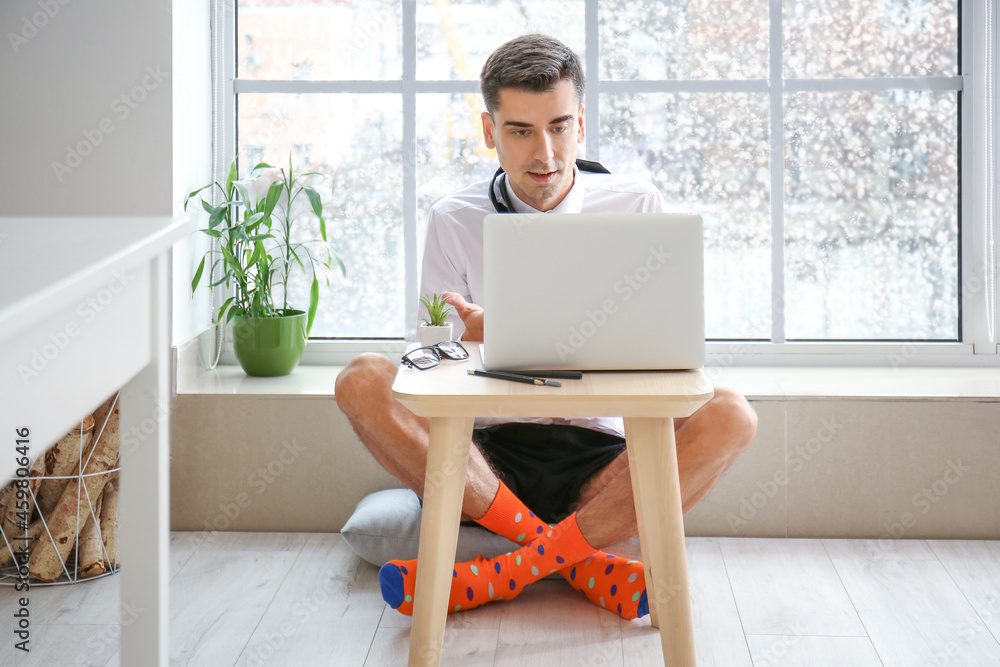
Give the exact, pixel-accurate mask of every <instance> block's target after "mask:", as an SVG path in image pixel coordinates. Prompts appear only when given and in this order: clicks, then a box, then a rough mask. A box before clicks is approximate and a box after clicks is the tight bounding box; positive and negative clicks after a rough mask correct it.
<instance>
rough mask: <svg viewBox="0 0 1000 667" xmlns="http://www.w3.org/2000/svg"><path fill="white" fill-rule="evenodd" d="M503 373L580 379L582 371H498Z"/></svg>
mask: <svg viewBox="0 0 1000 667" xmlns="http://www.w3.org/2000/svg"><path fill="white" fill-rule="evenodd" d="M500 372H503V373H514V374H515V375H529V376H531V377H536V378H559V379H560V380H581V379H583V373H582V372H580V371H500Z"/></svg>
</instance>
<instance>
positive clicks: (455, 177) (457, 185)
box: [417, 93, 499, 258]
mask: <svg viewBox="0 0 1000 667" xmlns="http://www.w3.org/2000/svg"><path fill="white" fill-rule="evenodd" d="M482 111H483V102H482V96H481V95H479V93H466V94H454V95H444V94H442V95H419V96H417V239H418V244H419V247H418V249H417V250H418V251H417V257H418V258H422V257H423V252H424V246H423V244H424V237H425V236H426V235H427V216H428V215H429V213H430V208H431V205H433V204H434V202H436V201H437V200H438V199H440V198H441V197H444V196H445V195H448V194H451V193H452V192H455V191H456V190H459V189H461V188H464V187H465V186H467V185H471V184H473V183H476V182H478V181H484V180H486V179H489V178H491V177H492V176H493V174H494V172H495V171H496V170H497V167H498V166H499V163H498V162H497V158H496V151H494V150H491V149H488V148H486V144H485V143H483V126H482V122H481V121H480V118H479V115H480V114H481V113H482Z"/></svg>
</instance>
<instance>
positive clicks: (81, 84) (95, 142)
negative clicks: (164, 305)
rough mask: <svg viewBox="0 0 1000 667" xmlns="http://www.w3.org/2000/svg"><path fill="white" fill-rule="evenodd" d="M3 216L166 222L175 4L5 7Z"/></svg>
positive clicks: (37, 0) (1, 27) (10, 0)
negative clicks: (163, 218)
mask: <svg viewBox="0 0 1000 667" xmlns="http://www.w3.org/2000/svg"><path fill="white" fill-rule="evenodd" d="M0 35H3V41H2V43H0V91H2V97H0V118H2V122H0V146H2V147H3V149H2V150H3V157H2V159H0V201H3V203H4V208H3V213H4V215H19V216H41V215H170V214H171V213H172V211H173V203H172V201H171V177H172V159H171V152H172V150H173V147H172V136H171V111H172V107H171V85H172V80H171V70H172V66H171V37H172V35H171V18H170V0H153V1H146V2H125V1H123V0H5V2H4V3H2V4H0Z"/></svg>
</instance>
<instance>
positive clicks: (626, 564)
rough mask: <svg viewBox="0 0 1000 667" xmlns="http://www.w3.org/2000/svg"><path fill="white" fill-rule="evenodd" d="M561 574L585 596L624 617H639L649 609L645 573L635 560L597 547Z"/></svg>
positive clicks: (629, 618)
mask: <svg viewBox="0 0 1000 667" xmlns="http://www.w3.org/2000/svg"><path fill="white" fill-rule="evenodd" d="M560 574H561V575H562V576H563V577H564V578H565V579H566V581H568V582H569V583H570V585H571V586H572V587H573V588H575V589H576V590H578V591H580V592H581V593H583V594H584V595H586V596H587V599H588V600H590V601H591V602H593V603H594V604H596V605H598V606H600V607H604V608H605V609H610V610H611V611H614V612H615V613H617V614H618V615H619V616H621V617H622V618H624V619H628V620H631V619H633V618H642V617H643V616H645V615H646V614H648V613H649V599H648V598H647V596H646V576H645V573H644V572H643V571H642V563H641V562H639V561H637V560H628V559H626V558H622V557H621V556H614V555H612V554H609V553H605V552H603V551H598V552H597V553H595V554H594V555H592V556H590V557H589V558H587V559H586V560H584V561H581V562H579V563H575V564H574V565H573V566H572V567H568V568H566V569H564V570H562V571H561V572H560Z"/></svg>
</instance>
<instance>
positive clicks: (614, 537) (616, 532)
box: [577, 388, 757, 549]
mask: <svg viewBox="0 0 1000 667" xmlns="http://www.w3.org/2000/svg"><path fill="white" fill-rule="evenodd" d="M674 421H675V439H676V442H677V468H678V474H679V476H680V484H681V504H682V506H683V508H684V513H685V514H686V513H687V512H688V511H689V510H690V509H691V508H692V507H694V506H695V505H696V504H698V502H699V501H700V500H701V499H702V498H704V497H705V495H706V494H707V493H708V492H709V490H711V488H712V487H713V486H715V483H716V482H717V481H718V480H719V477H721V476H722V473H724V472H725V471H726V470H728V469H729V467H730V466H731V465H732V464H733V462H734V461H735V460H736V457H737V456H738V455H739V454H740V452H742V451H743V450H744V449H746V448H747V447H748V446H750V443H751V442H753V438H754V435H755V433H756V431H757V416H756V414H755V413H754V412H753V410H752V409H751V408H750V406H749V404H747V402H746V399H744V398H743V397H742V396H740V395H739V394H737V393H735V392H733V391H730V390H728V389H721V388H720V389H717V390H716V393H715V396H714V397H713V398H712V400H710V401H709V402H708V403H706V404H705V405H703V406H702V407H701V408H700V409H699V410H698V411H697V412H695V413H694V414H693V415H691V416H690V417H687V418H685V419H676V420H674ZM577 520H578V521H579V524H580V531H581V532H582V533H583V535H584V536H585V537H586V538H587V541H588V542H589V543H590V544H592V545H593V546H594V547H596V548H598V549H600V548H603V547H606V546H607V545H609V544H614V543H615V542H619V541H621V540H624V539H628V538H630V537H632V536H634V535H636V534H637V533H638V530H639V528H638V525H637V523H636V517H635V501H634V500H633V496H632V481H631V478H630V476H629V467H628V454H627V453H623V454H622V455H621V456H619V457H618V458H616V459H615V460H614V461H612V462H611V463H610V464H608V466H607V467H605V468H604V469H603V470H601V471H600V472H598V473H597V474H596V475H595V476H594V477H593V478H591V479H590V480H589V481H588V482H587V484H585V485H584V487H583V489H582V490H581V492H580V499H579V501H578V503H577Z"/></svg>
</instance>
